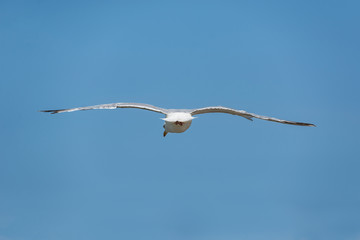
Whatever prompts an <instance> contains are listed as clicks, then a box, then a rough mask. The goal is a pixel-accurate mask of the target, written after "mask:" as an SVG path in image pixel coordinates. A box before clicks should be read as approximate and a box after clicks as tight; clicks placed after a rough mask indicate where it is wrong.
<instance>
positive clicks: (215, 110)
mask: <svg viewBox="0 0 360 240" xmlns="http://www.w3.org/2000/svg"><path fill="white" fill-rule="evenodd" d="M203 113H228V114H232V115H238V116H241V117H244V118H246V119H249V120H252V118H259V119H263V120H267V121H273V122H278V123H284V124H291V125H298V126H312V127H315V125H314V124H311V123H303V122H293V121H287V120H281V119H277V118H272V117H266V116H260V115H257V114H254V113H248V112H246V111H244V110H235V109H232V108H226V107H221V106H219V107H205V108H198V109H193V110H192V111H191V115H197V114H203Z"/></svg>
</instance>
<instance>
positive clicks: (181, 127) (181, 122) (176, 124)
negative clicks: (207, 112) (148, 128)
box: [163, 112, 194, 135]
mask: <svg viewBox="0 0 360 240" xmlns="http://www.w3.org/2000/svg"><path fill="white" fill-rule="evenodd" d="M193 119H194V117H193V116H191V114H190V113H186V112H173V113H169V114H167V115H166V118H163V120H164V121H165V123H164V128H165V132H164V135H166V134H167V133H168V132H171V133H182V132H185V131H186V130H187V129H188V128H189V127H190V125H191V122H192V120H193Z"/></svg>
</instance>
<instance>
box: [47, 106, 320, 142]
mask: <svg viewBox="0 0 360 240" xmlns="http://www.w3.org/2000/svg"><path fill="white" fill-rule="evenodd" d="M116 108H140V109H144V110H149V111H154V112H158V113H162V114H165V115H166V117H165V118H162V119H163V120H164V121H165V123H164V126H163V127H164V129H165V131H164V137H165V136H166V134H168V133H169V132H170V133H182V132H185V131H186V130H187V129H188V128H189V127H190V125H191V122H192V120H193V119H194V118H195V117H194V115H198V114H203V113H228V114H232V115H237V116H241V117H244V118H246V119H248V120H251V121H252V118H259V119H263V120H267V121H273V122H278V123H284V124H291V125H298V126H312V127H315V125H314V124H311V123H303V122H293V121H287V120H281V119H277V118H272V117H266V116H260V115H257V114H254V113H248V112H246V111H244V110H236V109H231V108H227V107H221V106H218V107H204V108H197V109H166V108H159V107H155V106H152V105H149V104H143V103H110V104H101V105H95V106H88V107H78V108H69V109H58V110H42V111H41V112H49V113H51V114H55V113H63V112H74V111H79V110H92V109H116Z"/></svg>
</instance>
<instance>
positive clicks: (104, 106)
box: [40, 103, 168, 114]
mask: <svg viewBox="0 0 360 240" xmlns="http://www.w3.org/2000/svg"><path fill="white" fill-rule="evenodd" d="M116 108H139V109H144V110H149V111H153V112H158V113H162V114H167V112H168V111H167V109H164V108H159V107H155V106H152V105H149V104H143V103H109V104H101V105H94V106H88V107H77V108H68V109H57V110H42V111H40V112H49V113H51V114H55V113H63V112H74V111H82V110H93V109H116Z"/></svg>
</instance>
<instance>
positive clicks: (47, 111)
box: [39, 109, 65, 114]
mask: <svg viewBox="0 0 360 240" xmlns="http://www.w3.org/2000/svg"><path fill="white" fill-rule="evenodd" d="M64 110H65V109H59V110H40V111H39V112H45V113H50V114H55V113H60V112H62V111H64Z"/></svg>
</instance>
